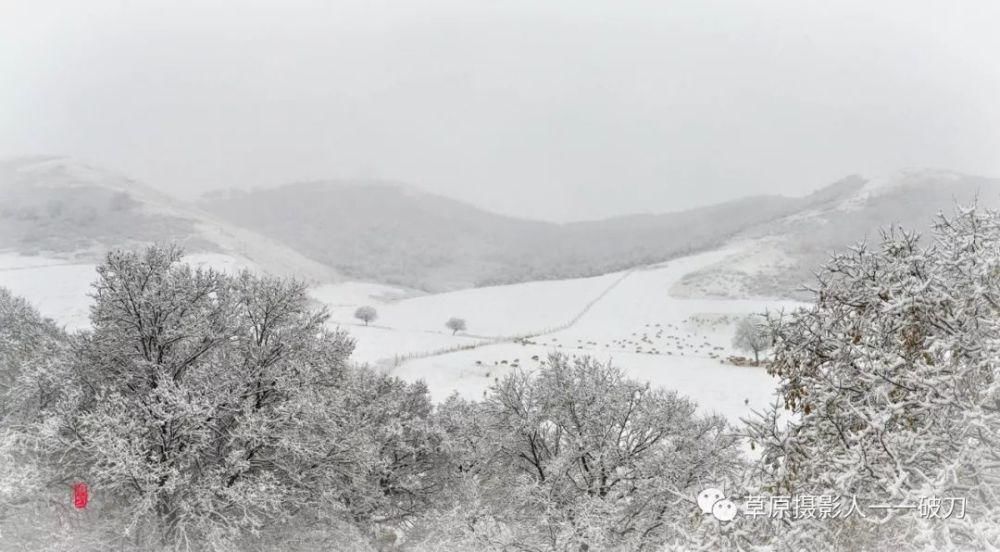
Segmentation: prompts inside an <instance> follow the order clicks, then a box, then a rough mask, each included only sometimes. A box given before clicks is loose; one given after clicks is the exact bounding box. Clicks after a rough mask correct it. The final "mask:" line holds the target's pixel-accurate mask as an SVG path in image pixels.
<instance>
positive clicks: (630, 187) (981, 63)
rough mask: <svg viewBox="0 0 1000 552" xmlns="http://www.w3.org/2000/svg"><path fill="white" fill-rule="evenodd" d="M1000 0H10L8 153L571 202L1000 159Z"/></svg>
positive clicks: (640, 203)
mask: <svg viewBox="0 0 1000 552" xmlns="http://www.w3.org/2000/svg"><path fill="white" fill-rule="evenodd" d="M998 37H1000V2H997V1H995V0H984V1H974V0H963V1H955V0H940V1H934V2H931V1H924V0H857V1H855V0H845V1H840V0H822V1H820V0H815V1H814V0H781V1H778V0H771V1H749V0H731V1H720V0H683V1H673V0H655V1H649V2H644V1H623V0H607V1H589V0H551V1H547V2H542V1H538V0H532V1H519V0H504V1H489V2H480V1H475V0H444V1H439V0H405V1H398V2H389V1H378V0H361V1H340V0H271V1H262V0H231V1H222V0H199V1H187V0H150V1H132V2H128V1H125V0H118V1H112V0H86V1H80V0H64V1H53V0H0V154H2V155H5V156H6V155H19V154H31V153H58V154H68V155H72V156H75V157H78V158H80V159H83V160H86V161H89V162H92V163H94V164H98V165H102V166H106V167H109V168H113V169H117V170H120V171H123V172H126V173H128V174H130V175H132V176H135V177H137V178H139V179H141V180H144V181H146V182H149V183H151V184H154V185H156V186H158V187H161V188H163V189H165V190H168V191H170V192H172V193H174V194H175V195H180V196H193V195H196V194H198V193H200V192H201V191H205V190H208V189H212V188H219V187H251V186H270V185H276V184H281V183H285V182H290V181H295V180H302V179H321V178H356V177H378V178H384V179H393V180H399V181H404V182H407V183H411V184H414V185H416V186H418V187H420V188H423V189H425V190H428V191H432V192H436V193H440V194H443V195H448V196H452V197H456V198H459V199H464V200H468V201H471V202H473V203H475V204H477V205H479V206H483V207H487V208H490V209H492V210H494V211H498V212H503V213H508V214H516V215H521V216H526V217H532V218H545V219H551V220H571V219H582V218H595V217H601V216H607V215H614V214H622V213H627V212H636V211H671V210H677V209H681V208H686V207H691V206H695V205H702V204H708V203H713V202H716V201H720V200H724V199H728V198H733V197H737V196H743V195H748V194H754V193H783V194H803V193H806V192H808V191H810V190H812V189H815V188H817V187H819V186H822V185H824V184H827V183H829V182H831V181H833V180H836V179H838V178H840V177H842V176H845V175H847V174H850V173H864V174H885V173H890V172H893V171H895V170H897V169H900V168H908V167H937V168H948V169H955V170H960V171H965V172H970V173H976V174H984V175H990V176H997V175H1000V60H998V52H1000V38H998Z"/></svg>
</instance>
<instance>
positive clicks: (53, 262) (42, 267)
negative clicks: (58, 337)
mask: <svg viewBox="0 0 1000 552" xmlns="http://www.w3.org/2000/svg"><path fill="white" fill-rule="evenodd" d="M96 276H97V274H96V273H95V272H94V265H92V264H83V263H72V262H68V261H66V260H62V259H50V258H46V257H36V256H25V255H18V254H15V253H0V287H5V288H7V289H9V290H10V291H11V292H12V293H14V294H15V295H20V296H21V297H24V298H25V299H27V300H28V301H30V302H31V303H32V304H33V305H35V307H36V308H38V311H39V312H41V313H42V315H43V316H47V317H49V318H52V319H53V320H55V321H57V322H59V323H60V324H63V325H65V326H66V327H67V328H68V329H71V330H74V329H80V328H85V327H87V325H88V323H89V322H88V317H89V315H90V297H88V294H89V293H90V283H91V282H93V281H94V278H95V277H96Z"/></svg>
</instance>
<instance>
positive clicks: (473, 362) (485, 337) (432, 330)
mask: <svg viewBox="0 0 1000 552" xmlns="http://www.w3.org/2000/svg"><path fill="white" fill-rule="evenodd" d="M742 247H744V246H743V245H740V246H734V247H730V248H726V249H722V250H718V251H713V252H709V253H704V254H700V255H694V256H690V257H686V258H682V259H677V260H674V261H670V262H668V263H663V264H660V265H656V266H653V267H648V268H640V269H636V270H633V271H629V272H627V273H615V274H609V275H605V276H601V277H597V278H586V279H574V280H560V281H545V282H531V283H526V284H517V285H509V286H497V287H487V288H477V289H471V290H464V291H460V292H454V293H446V294H439V295H425V296H419V297H411V298H406V297H407V292H406V290H400V289H394V288H389V287H385V286H374V285H370V284H358V283H347V284H337V285H330V286H324V287H323V288H319V289H316V290H314V297H316V298H317V299H318V300H320V301H321V302H323V303H325V304H327V305H328V306H329V308H330V310H331V313H332V318H333V324H335V325H339V326H340V327H342V328H344V329H346V330H347V331H349V332H350V333H351V334H352V335H353V336H354V337H355V338H356V340H357V342H358V350H357V351H356V353H355V359H357V360H359V361H361V362H369V363H373V364H379V365H382V366H385V367H387V368H388V369H391V370H393V372H394V373H396V374H397V375H399V376H401V377H403V378H406V379H410V380H417V379H422V380H424V381H426V382H427V384H428V386H429V388H430V391H431V394H432V395H433V396H434V398H435V399H436V400H441V399H444V398H446V397H447V396H448V395H450V394H452V393H459V394H460V395H462V396H465V397H468V398H476V397H480V396H482V394H483V392H484V391H485V390H486V388H487V387H488V386H489V385H490V384H491V383H492V382H493V381H494V379H495V378H497V377H499V376H501V375H502V374H504V373H507V372H509V371H510V370H513V369H515V368H518V367H520V368H523V369H529V370H530V369H532V368H534V367H537V366H538V365H539V363H541V362H543V361H544V360H545V358H546V357H547V356H548V354H549V353H551V352H563V353H566V354H568V355H583V354H589V355H593V356H595V357H597V358H598V359H600V360H610V361H612V362H614V363H615V364H617V365H618V366H620V367H621V368H622V369H624V370H625V371H626V372H627V373H628V374H629V375H630V376H631V377H634V378H636V379H640V380H646V381H650V382H651V383H652V384H653V385H657V386H663V387H666V388H670V389H675V390H677V391H679V392H681V393H682V394H685V395H688V396H690V397H692V398H694V399H695V400H696V401H698V403H699V404H700V405H701V406H702V408H703V409H704V410H706V411H713V412H718V413H721V414H723V415H725V416H727V417H729V418H730V419H732V420H735V419H737V418H738V417H740V416H745V415H746V414H748V413H749V410H750V409H760V408H763V407H765V406H766V405H767V404H768V403H770V402H771V401H772V400H773V392H774V382H773V380H772V379H771V378H770V377H769V376H768V375H767V374H766V373H765V372H764V371H763V370H762V369H759V368H748V367H738V366H733V365H731V364H726V363H724V362H723V360H724V359H725V358H726V357H727V356H729V355H731V354H734V352H733V351H732V350H731V347H730V343H731V340H732V333H733V325H734V323H735V322H736V321H737V320H738V319H740V318H741V317H743V316H746V315H748V314H751V313H759V312H763V311H765V310H771V311H776V310H780V309H788V310H790V309H793V308H795V307H796V306H798V304H797V303H794V302H789V301H769V300H766V299H755V300H745V299H738V300H734V299H703V298H701V299H696V298H688V297H675V296H672V295H671V290H672V289H674V288H675V285H676V284H677V282H679V281H680V280H681V279H682V278H683V277H684V276H685V275H686V274H690V273H691V272H694V271H697V270H700V269H702V268H704V267H706V266H711V265H714V264H716V263H718V262H720V261H722V260H724V259H726V258H729V257H731V256H732V255H734V254H736V253H739V252H740V249H741V248H742ZM365 304H368V305H372V306H374V307H376V309H377V310H378V312H379V318H378V320H376V321H375V322H373V323H372V327H368V328H365V327H363V326H361V325H360V323H359V322H358V321H357V320H354V319H353V313H354V310H355V309H356V308H357V307H358V306H360V305H365ZM449 316H461V317H464V318H466V319H467V320H468V323H469V330H468V332H466V333H464V334H463V333H459V334H458V335H457V336H451V335H450V332H449V331H448V330H447V329H445V328H444V321H445V320H446V319H447V318H448V317H449ZM525 336H527V337H525ZM515 338H517V339H515ZM449 349H452V350H450V351H449Z"/></svg>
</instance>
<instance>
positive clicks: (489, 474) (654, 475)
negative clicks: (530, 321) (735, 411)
mask: <svg viewBox="0 0 1000 552" xmlns="http://www.w3.org/2000/svg"><path fill="white" fill-rule="evenodd" d="M441 416H442V421H441V423H442V426H443V427H444V428H445V429H446V430H447V431H448V433H449V435H450V438H449V441H448V444H447V446H448V449H449V451H450V452H451V454H452V456H451V459H452V462H453V463H454V470H453V471H454V472H455V473H457V474H459V476H458V477H459V478H461V477H466V478H467V481H468V482H469V484H468V485H467V486H465V487H464V488H460V489H458V490H457V491H456V494H457V495H459V496H462V497H464V500H465V502H464V503H463V504H462V507H461V508H458V509H456V510H455V511H453V512H451V515H452V516H453V518H454V519H455V520H456V521H455V522H454V523H453V524H452V527H454V528H456V530H455V531H453V532H452V533H451V534H450V538H452V539H455V540H454V541H452V542H450V543H449V546H452V547H453V548H459V549H468V548H469V547H471V546H476V547H480V548H483V549H487V550H514V549H523V550H551V551H556V550H588V549H589V550H619V549H620V550H639V549H647V548H648V549H654V548H655V547H656V546H659V545H662V544H665V543H668V542H676V541H678V540H682V541H686V538H687V536H686V535H687V533H686V528H689V527H691V526H693V525H697V524H698V523H700V521H701V520H700V514H699V513H698V511H697V508H696V507H695V506H694V505H693V502H692V498H693V497H694V496H695V495H696V494H697V493H698V492H699V491H700V490H702V488H703V487H704V486H705V485H720V486H721V485H725V484H726V483H727V482H728V481H730V480H731V478H732V477H733V475H734V473H735V471H736V470H737V468H738V467H739V460H738V453H737V447H736V439H735V438H734V437H733V436H732V434H731V431H730V428H729V427H728V426H727V424H726V423H725V421H724V420H722V419H721V418H719V417H703V416H699V415H697V414H695V405H694V404H693V403H692V402H691V401H689V400H687V399H684V398H682V397H679V396H678V395H677V394H676V393H674V392H669V391H663V390H658V389H652V388H650V387H649V385H648V384H643V383H639V382H636V381H632V380H629V379H627V378H626V377H625V376H624V374H623V373H622V372H621V371H620V370H619V369H617V368H615V367H613V366H611V365H608V364H602V363H599V362H596V361H594V360H593V359H590V358H580V359H570V358H567V357H565V356H560V355H554V356H552V357H550V358H549V360H548V362H547V364H546V365H545V366H544V367H543V368H542V369H540V370H539V372H538V373H537V374H529V373H525V372H521V371H517V372H514V373H513V374H510V375H508V376H507V377H505V378H503V379H501V380H499V381H498V382H497V383H496V384H495V385H494V386H493V387H491V389H490V390H489V392H488V393H487V397H486V399H485V401H484V402H482V403H469V402H467V401H463V400H460V399H457V398H452V399H451V400H450V401H448V402H447V403H446V404H445V405H443V406H442V408H441ZM458 520H460V521H458ZM448 536H449V535H447V532H444V534H436V535H434V538H433V539H432V540H434V541H435V542H442V540H443V539H445V538H447V537H448ZM462 537H464V538H465V539H467V540H466V541H465V542H462V541H461V538H462ZM426 549H433V548H430V547H428V548H426Z"/></svg>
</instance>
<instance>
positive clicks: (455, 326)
mask: <svg viewBox="0 0 1000 552" xmlns="http://www.w3.org/2000/svg"><path fill="white" fill-rule="evenodd" d="M444 325H445V326H446V327H447V328H448V329H449V330H451V335H455V334H456V333H458V332H464V331H465V328H466V326H465V319H464V318H449V319H448V321H447V322H445V323H444Z"/></svg>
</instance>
